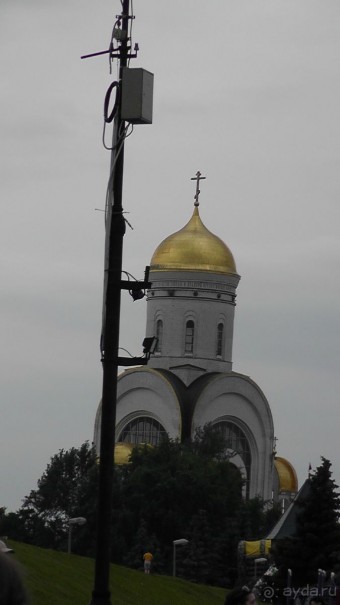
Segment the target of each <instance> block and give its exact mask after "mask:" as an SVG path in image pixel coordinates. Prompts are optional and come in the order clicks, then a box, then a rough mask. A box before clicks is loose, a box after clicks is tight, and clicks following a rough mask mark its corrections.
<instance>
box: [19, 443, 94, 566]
mask: <svg viewBox="0 0 340 605" xmlns="http://www.w3.org/2000/svg"><path fill="white" fill-rule="evenodd" d="M97 475H98V469H97V464H96V454H95V451H94V448H92V447H91V446H90V445H89V443H88V442H85V443H84V444H83V445H82V446H81V447H80V448H79V449H77V448H71V449H70V450H68V451H64V450H60V451H59V452H58V454H56V455H55V456H53V457H52V458H51V461H50V463H49V464H48V466H47V468H46V471H45V472H44V474H43V475H42V477H41V478H40V479H39V481H38V488H37V489H36V490H32V491H31V493H30V494H29V496H26V498H25V499H24V501H23V505H22V507H21V508H20V510H19V511H18V513H17V514H18V517H19V523H20V526H21V529H22V532H23V535H22V536H21V539H23V540H25V541H26V542H28V543H31V544H35V545H37V546H45V547H49V548H55V549H62V550H66V548H67V534H68V519H69V518H72V517H85V518H86V520H87V523H86V525H84V526H82V527H77V529H76V530H74V531H73V535H72V549H73V550H74V552H81V553H82V554H92V553H93V538H92V536H93V533H94V525H95V510H96V494H97Z"/></svg>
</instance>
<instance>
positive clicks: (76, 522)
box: [68, 517, 86, 525]
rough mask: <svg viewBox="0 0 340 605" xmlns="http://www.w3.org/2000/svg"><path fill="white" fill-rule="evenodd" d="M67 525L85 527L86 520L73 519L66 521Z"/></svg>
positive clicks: (81, 518)
mask: <svg viewBox="0 0 340 605" xmlns="http://www.w3.org/2000/svg"><path fill="white" fill-rule="evenodd" d="M68 522H69V525H85V523H86V519H85V517H74V518H73V519H69V520H68Z"/></svg>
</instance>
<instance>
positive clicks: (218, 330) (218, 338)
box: [216, 323, 224, 357]
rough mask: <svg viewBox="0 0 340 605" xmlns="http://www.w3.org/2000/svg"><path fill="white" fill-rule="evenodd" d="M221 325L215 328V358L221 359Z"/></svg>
mask: <svg viewBox="0 0 340 605" xmlns="http://www.w3.org/2000/svg"><path fill="white" fill-rule="evenodd" d="M223 331H224V325H223V323H219V324H218V326H217V343H216V357H222V352H223Z"/></svg>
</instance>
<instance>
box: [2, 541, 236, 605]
mask: <svg viewBox="0 0 340 605" xmlns="http://www.w3.org/2000/svg"><path fill="white" fill-rule="evenodd" d="M9 544H10V545H11V548H14V550H15V554H14V555H13V556H14V558H15V559H16V560H17V561H19V563H20V564H21V566H22V567H23V568H24V574H25V582H26V586H27V588H28V591H29V594H30V597H31V605H88V603H89V601H90V598H91V591H92V588H93V570H94V561H93V559H89V558H87V557H79V556H77V555H67V554H66V553H61V552H56V551H54V550H47V549H44V548H37V547H35V546H30V545H28V544H21V543H17V542H13V541H9ZM111 570H112V573H111V594H112V605H223V602H224V598H225V592H226V591H225V590H222V589H220V588H214V587H211V586H204V585H201V584H192V583H191V582H186V581H184V580H179V579H176V578H171V577H169V576H158V575H152V574H150V575H149V576H147V575H145V574H144V573H142V572H139V571H134V570H132V569H128V568H127V567H120V566H118V565H112V567H111Z"/></svg>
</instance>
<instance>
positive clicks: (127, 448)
mask: <svg viewBox="0 0 340 605" xmlns="http://www.w3.org/2000/svg"><path fill="white" fill-rule="evenodd" d="M134 447H135V444H134V443H123V442H118V443H116V445H115V456H114V460H115V464H118V465H122V464H127V463H128V462H129V458H130V456H131V452H132V450H133V448H134Z"/></svg>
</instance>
